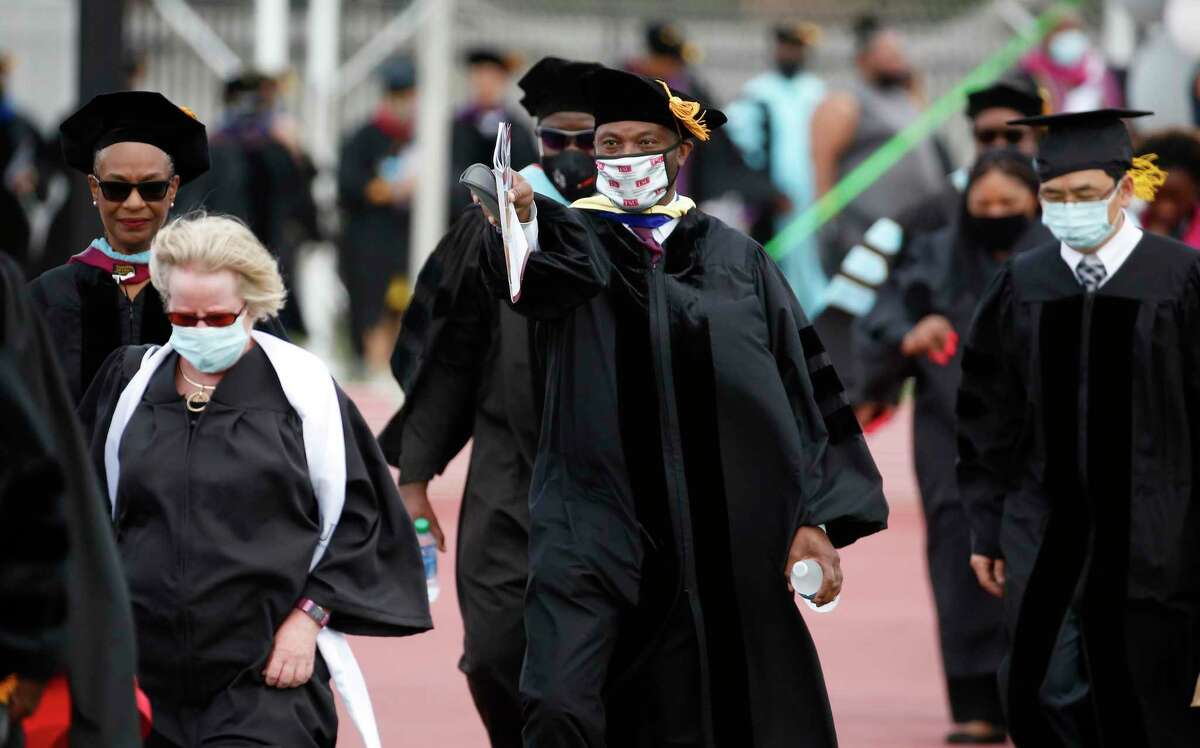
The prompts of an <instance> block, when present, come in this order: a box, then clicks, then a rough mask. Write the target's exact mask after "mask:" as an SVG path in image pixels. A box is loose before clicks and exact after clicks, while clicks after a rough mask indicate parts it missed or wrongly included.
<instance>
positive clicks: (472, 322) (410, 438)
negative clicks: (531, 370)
mask: <svg viewBox="0 0 1200 748" xmlns="http://www.w3.org/2000/svg"><path fill="white" fill-rule="evenodd" d="M476 277H478V276H476ZM461 301H462V302H463V303H461V304H459V308H457V309H456V310H455V313H454V314H453V315H452V316H451V318H450V319H448V320H447V321H446V327H445V329H444V330H443V332H442V336H441V338H442V339H441V340H440V341H439V345H438V346H437V347H436V349H435V350H434V351H433V355H432V357H431V360H430V361H429V363H428V368H429V370H428V371H427V372H426V373H425V376H424V377H422V379H421V381H420V382H419V383H418V385H417V387H416V389H415V390H414V392H413V394H412V397H411V398H409V399H407V400H405V408H406V409H407V411H408V412H407V418H406V419H405V421H404V429H403V433H402V434H401V451H400V455H399V460H398V463H399V464H398V467H399V468H400V481H401V482H402V483H410V482H413V481H424V480H429V479H430V478H432V477H433V476H435V475H439V474H441V472H442V471H443V470H445V469H446V465H447V464H449V462H450V460H452V459H454V456H455V455H457V454H458V453H459V452H460V451H461V450H462V448H463V447H464V446H466V444H467V441H468V440H469V439H470V436H471V426H472V424H473V422H474V416H475V405H476V400H477V393H478V392H479V386H480V377H481V376H482V374H483V367H484V363H485V361H484V359H485V358H486V356H487V352H488V347H489V345H490V343H491V339H492V319H491V317H492V309H489V308H488V306H493V308H494V304H495V302H494V301H493V300H492V299H490V298H485V299H483V300H481V299H479V297H478V295H472V296H471V297H470V298H463V299H462V300H461ZM481 302H483V303H481ZM410 406H411V407H410Z"/></svg>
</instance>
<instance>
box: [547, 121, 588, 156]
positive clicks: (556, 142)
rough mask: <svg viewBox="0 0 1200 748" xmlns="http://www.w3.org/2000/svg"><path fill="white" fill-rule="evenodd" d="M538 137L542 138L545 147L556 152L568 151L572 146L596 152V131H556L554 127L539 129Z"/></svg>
mask: <svg viewBox="0 0 1200 748" xmlns="http://www.w3.org/2000/svg"><path fill="white" fill-rule="evenodd" d="M537 136H538V137H539V138H541V140H542V145H543V146H545V147H546V148H550V149H551V150H555V151H562V150H566V149H567V147H568V146H571V145H574V146H575V147H576V148H578V149H579V150H581V151H588V152H589V153H590V152H592V151H594V150H596V131H595V130H556V129H555V128H553V127H539V128H538V129H537Z"/></svg>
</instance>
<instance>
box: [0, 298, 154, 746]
mask: <svg viewBox="0 0 1200 748" xmlns="http://www.w3.org/2000/svg"><path fill="white" fill-rule="evenodd" d="M24 290H25V289H24V288H23V287H17V286H12V287H10V288H9V289H7V291H8V292H9V293H8V294H7V295H8V296H9V297H10V298H14V297H15V298H16V301H17V302H18V303H17V305H16V312H17V313H16V314H15V315H13V314H11V313H6V314H5V315H4V316H5V317H6V319H5V320H0V325H3V326H5V327H6V328H9V327H10V326H11V325H13V324H15V325H16V327H15V328H12V329H6V330H5V339H4V344H5V346H7V347H11V349H12V350H13V352H14V357H13V361H14V362H15V364H16V366H17V368H18V369H19V370H20V372H21V374H22V378H23V382H24V383H25V385H26V386H27V388H28V390H29V394H30V398H31V400H30V402H31V404H32V405H33V407H34V409H35V411H36V412H37V413H39V414H40V415H41V417H43V418H44V419H45V420H46V423H47V433H48V434H49V436H50V443H51V448H52V449H53V452H54V456H55V458H56V460H57V461H58V463H59V464H60V465H62V466H64V469H63V470H62V479H63V488H64V491H63V506H64V509H65V512H64V515H65V519H66V528H67V540H68V551H67V567H66V580H67V581H66V585H67V628H66V642H65V664H66V671H67V680H68V684H69V686H70V692H71V728H70V743H71V745H87V746H92V745H96V746H101V745H102V746H106V747H109V746H111V747H112V748H133V746H139V745H141V740H140V735H139V725H138V714H137V707H136V705H135V703H134V692H133V688H132V684H133V682H134V675H135V662H136V652H135V645H134V633H133V613H132V611H131V610H130V605H129V593H128V591H127V590H126V587H125V578H124V575H123V573H122V569H121V564H120V561H119V559H118V557H117V552H116V546H115V543H114V540H113V536H112V526H111V524H110V522H109V521H108V518H109V512H108V501H107V499H106V498H105V497H104V496H103V495H102V493H101V488H100V486H101V483H100V482H99V481H97V478H96V473H95V472H94V471H93V470H92V469H91V466H90V465H88V451H87V446H86V443H85V439H84V436H83V435H82V434H81V432H80V427H79V423H78V422H77V421H76V419H75V415H74V413H73V412H72V406H73V403H74V398H72V397H71V395H70V394H69V392H68V390H67V386H66V382H65V380H64V378H63V375H62V372H61V371H59V367H58V362H57V360H56V357H55V354H54V352H53V347H52V342H53V341H52V339H51V337H50V335H49V334H48V333H47V330H46V326H44V325H43V324H42V321H41V320H40V319H38V318H37V315H36V314H35V313H34V312H33V309H34V306H33V304H31V303H30V301H29V298H28V295H26V294H24ZM2 301H3V300H0V305H3V304H2ZM10 310H11V308H10ZM11 332H17V333H19V335H18V336H17V337H18V338H19V339H18V340H14V339H13V336H12V335H10V334H9V333H11ZM114 399H115V398H114ZM101 449H103V448H101Z"/></svg>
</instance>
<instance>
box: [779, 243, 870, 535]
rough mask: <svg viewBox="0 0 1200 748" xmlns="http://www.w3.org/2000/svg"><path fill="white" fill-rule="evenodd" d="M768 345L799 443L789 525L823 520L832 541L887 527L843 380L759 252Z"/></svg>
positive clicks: (863, 442) (804, 524)
mask: <svg viewBox="0 0 1200 748" xmlns="http://www.w3.org/2000/svg"><path fill="white" fill-rule="evenodd" d="M757 261H758V267H759V277H760V287H761V294H762V298H763V303H764V306H765V311H766V314H767V326H768V329H769V333H770V346H771V352H772V353H773V354H774V356H775V361H776V364H777V365H778V367H779V376H780V378H781V379H782V381H783V386H784V389H785V390H786V391H787V394H788V400H789V401H790V403H791V406H792V414H793V416H794V418H795V421H796V427H797V428H798V429H799V430H800V435H801V443H802V444H803V445H804V447H803V448H804V455H803V458H804V474H803V476H802V478H801V480H802V482H803V485H804V487H805V490H804V496H803V500H802V501H801V503H800V505H799V512H798V516H797V517H796V521H795V526H796V528H797V529H798V528H800V527H803V526H814V525H825V530H826V532H828V533H829V539H830V540H831V541H833V544H834V545H835V546H838V547H842V546H845V545H849V544H850V543H853V542H854V541H855V540H858V539H859V538H861V537H864V536H867V535H870V534H872V533H876V532H879V531H880V530H883V529H885V528H886V527H887V516H888V506H887V501H886V500H885V499H884V497H883V485H882V481H881V478H880V476H879V471H878V470H877V469H876V467H875V462H874V460H872V459H871V453H870V451H869V450H868V449H867V443H866V440H865V439H864V438H863V435H862V432H861V431H860V430H859V428H858V422H857V421H855V419H854V413H853V411H851V409H850V404H849V401H848V400H847V398H846V393H845V392H844V391H843V389H842V384H841V380H840V379H839V378H838V375H837V372H836V371H835V370H834V368H833V364H832V362H831V361H830V360H829V354H827V353H826V352H825V348H824V346H823V345H822V344H821V339H820V337H819V336H818V335H817V332H816V330H814V329H813V327H812V325H811V324H809V321H808V319H807V317H805V315H804V312H803V310H801V308H800V304H799V302H797V301H796V297H795V296H794V295H793V294H792V291H791V289H790V288H789V287H788V285H787V281H786V280H785V279H784V277H783V275H782V273H780V271H779V268H778V267H777V266H776V265H775V263H774V262H772V261H771V259H770V258H769V257H767V255H766V254H765V253H764V252H761V251H759V252H758V254H757Z"/></svg>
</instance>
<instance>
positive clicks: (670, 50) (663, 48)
mask: <svg viewBox="0 0 1200 748" xmlns="http://www.w3.org/2000/svg"><path fill="white" fill-rule="evenodd" d="M646 48H647V49H649V50H650V52H651V53H652V54H656V55H664V56H666V57H674V58H675V59H677V60H683V61H684V62H697V61H698V60H699V59H700V50H699V49H698V48H697V47H696V45H695V44H692V43H691V42H689V41H688V40H687V39H685V38H684V36H683V32H681V31H680V30H679V28H678V27H677V26H675V25H674V24H671V23H652V24H650V25H648V26H647V27H646Z"/></svg>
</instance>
